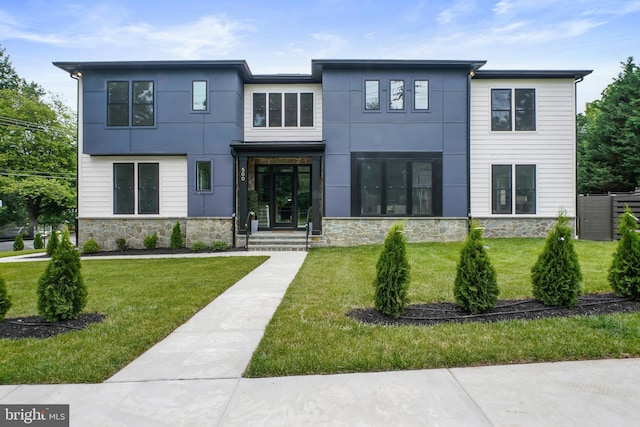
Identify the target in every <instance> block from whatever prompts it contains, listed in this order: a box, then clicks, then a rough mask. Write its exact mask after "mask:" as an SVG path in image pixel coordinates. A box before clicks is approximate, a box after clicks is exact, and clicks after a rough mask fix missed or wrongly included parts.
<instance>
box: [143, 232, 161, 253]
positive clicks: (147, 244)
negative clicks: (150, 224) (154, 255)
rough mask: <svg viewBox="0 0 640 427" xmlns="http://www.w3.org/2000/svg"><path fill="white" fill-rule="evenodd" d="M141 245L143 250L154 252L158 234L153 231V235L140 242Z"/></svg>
mask: <svg viewBox="0 0 640 427" xmlns="http://www.w3.org/2000/svg"><path fill="white" fill-rule="evenodd" d="M142 244H143V245H144V248H145V249H147V250H149V251H152V250H154V249H155V248H156V246H157V245H158V233H157V232H155V231H154V232H153V234H150V235H148V236H147V237H145V238H144V240H143V241H142Z"/></svg>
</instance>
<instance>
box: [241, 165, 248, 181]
mask: <svg viewBox="0 0 640 427" xmlns="http://www.w3.org/2000/svg"><path fill="white" fill-rule="evenodd" d="M246 179H247V171H246V170H245V169H244V168H240V181H242V182H244V181H245V180H246Z"/></svg>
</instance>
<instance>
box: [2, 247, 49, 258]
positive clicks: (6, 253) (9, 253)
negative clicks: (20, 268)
mask: <svg viewBox="0 0 640 427" xmlns="http://www.w3.org/2000/svg"><path fill="white" fill-rule="evenodd" d="M45 251H46V250H45V249H25V250H23V251H15V252H14V251H3V252H0V258H8V257H12V256H18V255H28V254H37V253H40V252H45Z"/></svg>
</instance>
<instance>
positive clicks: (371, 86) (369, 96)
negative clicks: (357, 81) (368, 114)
mask: <svg viewBox="0 0 640 427" xmlns="http://www.w3.org/2000/svg"><path fill="white" fill-rule="evenodd" d="M364 109H365V110H373V111H378V110H380V82H379V81H378V80H365V82H364Z"/></svg>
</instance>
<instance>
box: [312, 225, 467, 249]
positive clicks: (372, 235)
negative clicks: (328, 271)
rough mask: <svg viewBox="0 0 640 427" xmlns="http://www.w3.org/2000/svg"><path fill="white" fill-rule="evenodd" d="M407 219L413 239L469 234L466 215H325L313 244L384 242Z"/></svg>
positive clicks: (447, 239)
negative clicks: (395, 216)
mask: <svg viewBox="0 0 640 427" xmlns="http://www.w3.org/2000/svg"><path fill="white" fill-rule="evenodd" d="M403 220H405V221H406V223H405V227H404V232H405V235H406V237H407V241H409V242H452V241H461V240H464V239H465V238H466V237H467V219H466V218H406V219H404V218H322V235H320V236H312V238H311V244H312V246H315V247H319V246H356V245H368V244H375V243H382V242H384V238H385V237H386V235H387V233H388V232H389V229H390V228H391V226H392V225H393V224H394V223H396V222H398V221H403Z"/></svg>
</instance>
